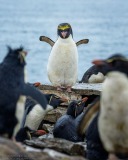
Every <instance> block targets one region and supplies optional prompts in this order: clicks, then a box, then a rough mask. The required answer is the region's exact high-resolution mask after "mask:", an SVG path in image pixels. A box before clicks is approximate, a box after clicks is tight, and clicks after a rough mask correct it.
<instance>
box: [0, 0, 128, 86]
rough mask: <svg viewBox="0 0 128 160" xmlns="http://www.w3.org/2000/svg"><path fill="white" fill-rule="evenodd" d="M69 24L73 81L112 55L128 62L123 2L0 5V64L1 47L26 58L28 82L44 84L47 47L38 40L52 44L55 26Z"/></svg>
mask: <svg viewBox="0 0 128 160" xmlns="http://www.w3.org/2000/svg"><path fill="white" fill-rule="evenodd" d="M60 23H70V25H71V26H72V29H73V39H74V41H75V42H77V41H79V40H81V39H84V38H87V39H89V43H88V44H83V45H80V46H78V54H79V60H78V62H79V63H78V71H79V73H78V79H79V80H81V78H82V76H83V74H84V73H85V71H86V70H87V69H88V68H89V67H91V66H92V63H91V62H92V60H94V59H99V58H100V59H105V58H108V57H109V56H111V55H112V54H114V53H121V54H123V55H125V56H126V57H128V0H72V1H71V0H66V1H65V0H64V1H62V0H0V62H2V61H3V58H4V57H5V56H6V54H7V46H10V47H12V48H18V47H20V46H23V47H24V48H25V50H26V51H27V52H28V55H27V57H26V63H27V65H26V69H27V76H28V82H30V83H34V82H37V81H38V82H40V83H42V84H45V83H49V79H48V77H47V63H48V57H49V55H50V51H51V46H50V45H49V44H47V43H45V42H41V41H39V37H40V36H47V37H49V38H51V39H52V40H53V41H56V40H57V26H58V25H59V24H60Z"/></svg>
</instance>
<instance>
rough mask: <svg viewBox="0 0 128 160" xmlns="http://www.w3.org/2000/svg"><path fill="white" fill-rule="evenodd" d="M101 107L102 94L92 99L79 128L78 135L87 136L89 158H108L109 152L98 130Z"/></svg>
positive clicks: (87, 154)
mask: <svg viewBox="0 0 128 160" xmlns="http://www.w3.org/2000/svg"><path fill="white" fill-rule="evenodd" d="M99 109H100V96H99V97H96V98H95V99H94V100H92V102H91V104H90V105H89V106H88V107H87V109H86V111H85V112H84V115H83V117H82V118H81V120H80V123H79V125H78V128H77V132H78V135H79V136H85V141H86V146H87V147H86V158H87V159H89V160H100V159H102V160H107V159H108V152H107V151H106V150H105V148H104V146H103V144H102V141H101V139H100V135H99V131H98V118H99Z"/></svg>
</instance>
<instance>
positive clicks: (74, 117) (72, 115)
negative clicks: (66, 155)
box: [53, 97, 87, 142]
mask: <svg viewBox="0 0 128 160" xmlns="http://www.w3.org/2000/svg"><path fill="white" fill-rule="evenodd" d="M86 101H87V97H85V98H83V99H82V100H78V101H75V100H73V101H72V102H70V104H69V105H68V109H67V112H66V114H65V115H63V116H61V117H60V118H59V119H58V120H57V122H56V123H55V126H54V129H53V135H54V137H56V138H62V139H66V140H69V141H72V142H80V141H83V137H82V136H78V134H77V126H78V124H79V121H80V119H81V117H82V115H83V110H84V107H85V106H84V104H85V102H86Z"/></svg>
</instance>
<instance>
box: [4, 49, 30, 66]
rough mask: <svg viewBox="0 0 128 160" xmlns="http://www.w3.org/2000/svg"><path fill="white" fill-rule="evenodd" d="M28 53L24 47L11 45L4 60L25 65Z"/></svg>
mask: <svg viewBox="0 0 128 160" xmlns="http://www.w3.org/2000/svg"><path fill="white" fill-rule="evenodd" d="M26 55H27V52H26V51H24V49H23V47H20V48H17V49H12V48H11V47H10V46H8V53H7V55H6V57H5V59H4V62H14V63H17V64H20V65H23V66H24V65H25V64H26V61H25V57H26Z"/></svg>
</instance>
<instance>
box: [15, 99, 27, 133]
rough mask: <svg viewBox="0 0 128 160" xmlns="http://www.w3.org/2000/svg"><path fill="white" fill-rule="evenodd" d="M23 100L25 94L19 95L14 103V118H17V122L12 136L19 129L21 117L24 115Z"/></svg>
mask: <svg viewBox="0 0 128 160" xmlns="http://www.w3.org/2000/svg"><path fill="white" fill-rule="evenodd" d="M25 101H26V97H25V96H20V97H19V100H18V103H17V104H16V112H15V115H16V118H17V120H18V123H17V125H16V127H15V129H14V132H13V136H15V135H16V133H17V131H18V130H19V129H20V126H21V122H22V118H23V115H24V105H25Z"/></svg>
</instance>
